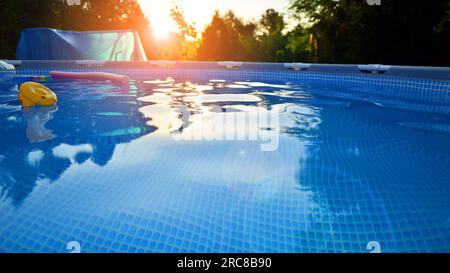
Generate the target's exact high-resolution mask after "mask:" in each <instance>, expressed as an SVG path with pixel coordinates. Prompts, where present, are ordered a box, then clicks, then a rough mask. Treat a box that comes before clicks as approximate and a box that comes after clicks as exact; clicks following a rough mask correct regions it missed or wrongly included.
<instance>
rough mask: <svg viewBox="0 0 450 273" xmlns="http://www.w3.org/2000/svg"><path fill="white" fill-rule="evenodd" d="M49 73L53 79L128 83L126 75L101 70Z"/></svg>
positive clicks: (128, 79)
mask: <svg viewBox="0 0 450 273" xmlns="http://www.w3.org/2000/svg"><path fill="white" fill-rule="evenodd" d="M49 74H50V76H52V78H53V79H73V80H93V81H111V82H112V83H115V84H121V85H128V84H129V82H130V78H128V77H127V76H124V75H118V74H112V73H103V72H62V71H51V72H50V73H49Z"/></svg>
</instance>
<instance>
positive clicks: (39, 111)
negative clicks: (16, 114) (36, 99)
mask: <svg viewBox="0 0 450 273" xmlns="http://www.w3.org/2000/svg"><path fill="white" fill-rule="evenodd" d="M56 111H58V107H57V106H48V107H29V108H24V109H22V115H23V118H24V119H25V121H26V123H27V138H28V141H30V143H38V142H43V141H47V140H50V139H52V138H54V137H55V135H54V134H53V133H52V131H51V130H49V129H47V128H46V127H45V124H46V123H47V122H48V121H50V120H52V119H53V113H54V112H56Z"/></svg>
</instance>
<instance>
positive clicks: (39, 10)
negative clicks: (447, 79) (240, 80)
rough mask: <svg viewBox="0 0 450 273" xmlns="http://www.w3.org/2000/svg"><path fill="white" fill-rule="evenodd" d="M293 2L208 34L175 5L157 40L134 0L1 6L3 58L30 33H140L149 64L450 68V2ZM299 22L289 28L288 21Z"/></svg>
mask: <svg viewBox="0 0 450 273" xmlns="http://www.w3.org/2000/svg"><path fill="white" fill-rule="evenodd" d="M377 2H378V1H373V0H370V1H367V0H339V1H333V0H291V2H290V7H289V11H288V12H287V13H286V14H281V13H279V12H277V11H275V10H272V9H270V10H267V11H266V12H265V13H264V14H262V16H261V18H260V19H259V20H256V21H247V20H243V19H241V18H238V17H236V15H235V14H234V13H233V12H231V11H228V12H224V13H220V12H216V13H215V14H214V15H213V17H212V19H211V22H210V23H209V25H207V26H206V27H205V29H204V30H203V31H202V33H197V32H196V30H195V28H194V27H193V24H192V22H186V20H185V19H184V16H183V12H182V10H180V9H179V8H177V7H173V9H172V11H171V16H172V18H173V19H174V20H175V21H176V22H177V25H178V31H177V32H176V33H172V34H171V35H170V37H169V39H168V40H157V39H154V38H153V36H152V35H151V29H150V27H149V20H151V18H148V19H147V18H145V16H144V14H143V12H142V11H141V9H140V6H139V5H138V4H137V2H136V1H134V0H81V5H80V6H68V5H66V4H65V3H64V1H63V0H39V1H36V0H0V18H1V20H2V22H1V24H0V37H1V39H0V55H1V56H0V58H1V57H2V58H14V57H15V54H14V52H15V47H16V45H17V41H18V37H19V34H20V31H21V30H22V29H23V28H27V27H53V28H61V29H72V30H103V29H129V28H131V29H136V30H138V32H139V34H140V36H141V40H142V41H143V44H144V48H145V50H146V52H147V55H148V57H149V58H151V59H181V60H205V61H217V60H240V61H264V62H321V63H384V64H402V65H435V66H450V50H449V49H450V0H433V1H422V0H409V1H399V0H381V1H380V3H381V5H369V4H376V3H377ZM287 16H290V17H292V18H293V19H294V21H295V22H297V24H296V26H294V27H293V28H292V27H291V28H289V29H287V26H286V18H287Z"/></svg>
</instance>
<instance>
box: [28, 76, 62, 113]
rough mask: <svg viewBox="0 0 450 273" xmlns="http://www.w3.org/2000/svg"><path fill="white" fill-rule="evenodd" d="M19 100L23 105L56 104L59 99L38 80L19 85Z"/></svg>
mask: <svg viewBox="0 0 450 273" xmlns="http://www.w3.org/2000/svg"><path fill="white" fill-rule="evenodd" d="M19 100H20V101H21V102H22V105H23V107H31V106H35V105H42V106H51V105H55V104H56V102H57V101H58V99H57V98H56V94H55V93H53V92H52V90H50V89H48V88H47V87H45V86H43V85H42V84H39V83H36V82H25V83H23V84H21V85H20V87H19Z"/></svg>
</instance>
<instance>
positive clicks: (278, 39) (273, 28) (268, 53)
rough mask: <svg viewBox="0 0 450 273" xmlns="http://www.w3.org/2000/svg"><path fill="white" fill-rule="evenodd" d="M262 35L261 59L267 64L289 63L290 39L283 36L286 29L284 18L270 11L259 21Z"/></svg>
mask: <svg viewBox="0 0 450 273" xmlns="http://www.w3.org/2000/svg"><path fill="white" fill-rule="evenodd" d="M259 25H260V30H261V32H262V35H260V36H259V37H258V38H259V40H260V44H261V46H260V59H261V60H262V61H266V62H282V61H288V55H289V54H287V48H286V46H287V43H288V37H287V36H286V35H283V30H284V27H285V23H284V18H283V16H282V15H281V14H280V13H278V12H277V11H275V10H274V9H268V10H266V12H265V13H264V14H263V15H262V17H261V20H260V21H259Z"/></svg>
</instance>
